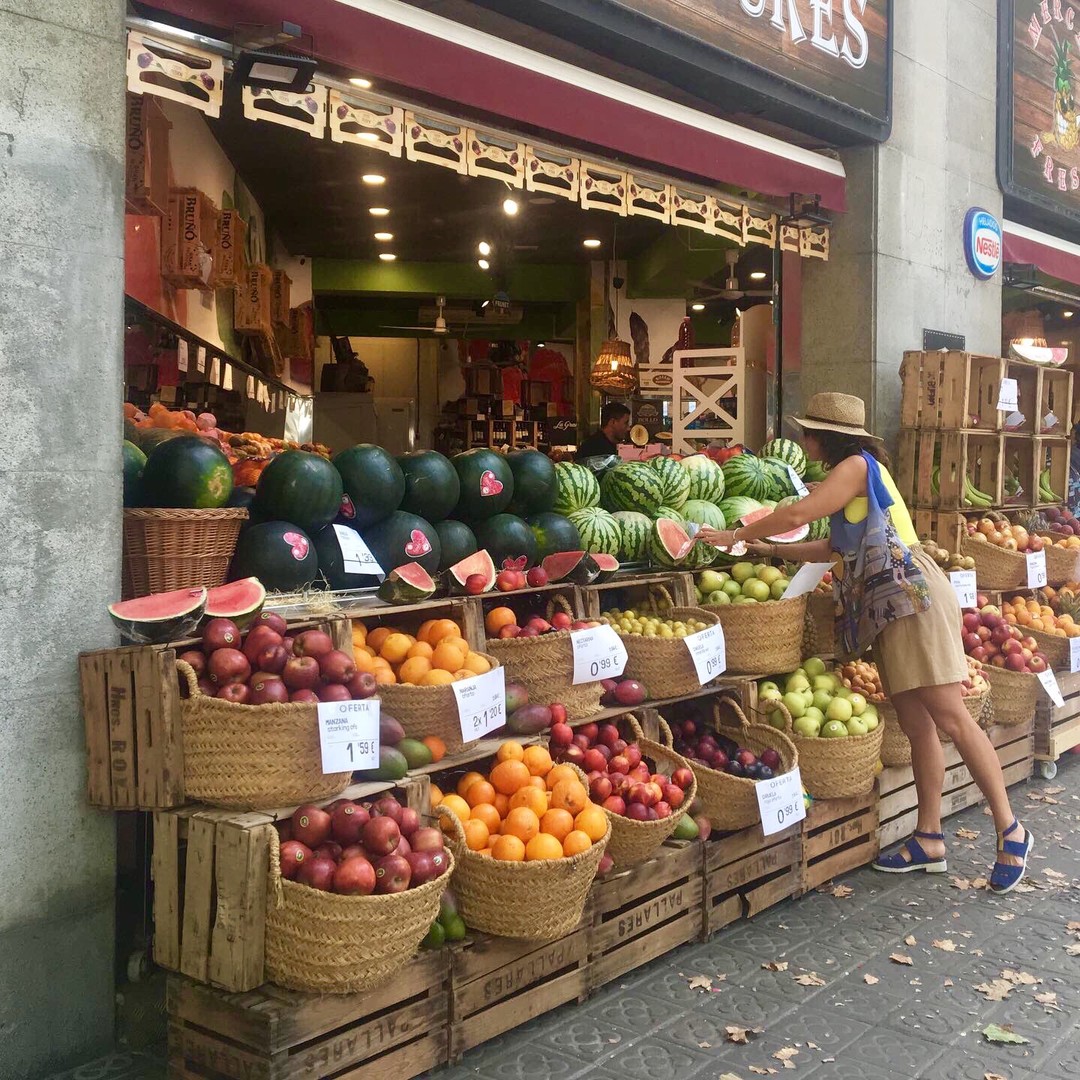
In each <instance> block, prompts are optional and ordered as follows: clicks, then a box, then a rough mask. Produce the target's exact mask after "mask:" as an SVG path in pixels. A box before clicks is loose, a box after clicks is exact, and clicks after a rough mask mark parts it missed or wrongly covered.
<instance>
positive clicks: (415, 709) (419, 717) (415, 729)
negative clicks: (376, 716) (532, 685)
mask: <svg viewBox="0 0 1080 1080" xmlns="http://www.w3.org/2000/svg"><path fill="white" fill-rule="evenodd" d="M480 655H481V656H483V657H484V659H486V660H487V661H488V663H489V664H491V666H492V668H497V667H500V666H501V665H500V663H499V661H498V659H496V657H494V656H489V655H488V654H487V653H481V654H480ZM379 698H380V700H381V701H382V703H383V707H384V708H385V709H386V711H387V712H388V713H390V714H391V715H392V716H394V717H395V718H396V719H397V720H398V721H399V722H400V724H401V726H402V727H403V728H404V729H405V734H406V735H408V736H409V738H411V739H422V738H424V737H425V736H427V735H435V736H437V737H438V738H440V739H442V741H443V742H444V743H445V744H446V750H447V753H450V754H456V753H457V752H458V751H459V750H461V749H463V748H464V746H465V741H464V740H463V739H462V737H461V721H460V719H459V718H458V707H457V698H456V697H455V696H454V688H453V687H452V686H410V685H408V684H407V683H392V684H391V685H389V686H386V685H383V686H380V687H379Z"/></svg>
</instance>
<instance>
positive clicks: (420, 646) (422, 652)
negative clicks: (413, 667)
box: [406, 641, 435, 660]
mask: <svg viewBox="0 0 1080 1080" xmlns="http://www.w3.org/2000/svg"><path fill="white" fill-rule="evenodd" d="M434 651H435V650H434V649H433V648H432V647H431V646H430V645H429V644H428V643H427V642H426V641H418V642H417V643H416V644H415V645H413V646H412V647H411V648H410V649H409V651H408V653H407V654H406V656H407V657H408V659H410V660H412V659H413V658H414V657H417V656H422V657H423V658H424V659H425V660H430V659H431V654H432V653H433V652H434Z"/></svg>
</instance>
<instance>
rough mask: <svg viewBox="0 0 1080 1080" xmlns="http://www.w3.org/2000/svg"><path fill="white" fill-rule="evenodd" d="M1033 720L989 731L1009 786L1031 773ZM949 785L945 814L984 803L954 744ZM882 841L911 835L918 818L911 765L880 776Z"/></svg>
mask: <svg viewBox="0 0 1080 1080" xmlns="http://www.w3.org/2000/svg"><path fill="white" fill-rule="evenodd" d="M1032 731H1033V725H1032V723H1028V724H1022V725H1018V726H1016V727H1000V726H998V725H995V726H993V727H990V728H988V729H987V732H986V734H987V735H988V736H989V738H990V741H991V742H992V743H993V744H994V748H995V750H996V751H997V756H998V760H999V761H1000V762H1001V769H1002V772H1003V773H1004V775H1005V783H1006V785H1007V786H1011V785H1012V784H1018V783H1019V782H1020V781H1021V780H1026V779H1027V778H1028V777H1029V776H1030V775H1031V769H1032V764H1033V756H1034V744H1033V739H1032ZM942 750H943V751H944V754H945V784H944V787H943V788H942V792H943V794H942V800H941V813H942V817H950V816H951V815H952V814H958V813H959V812H960V811H961V810H966V809H967V808H968V807H969V806H975V805H976V804H978V803H980V802H982V798H983V796H982V792H980V791H979V789H978V788H977V787H976V786H975V781H974V780H972V779H971V773H970V772H968V770H967V766H966V765H964V763H963V761H962V760H961V758H960V754H959V752H958V751H957V749H956V747H955V746H954V745H953V744H952V743H946V744H945V745H944V746H943V747H942ZM877 787H878V794H879V802H878V818H879V826H878V840H879V842H880V844H881V847H882V848H886V847H889V846H890V845H891V844H894V843H896V842H897V841H899V840H903V839H905V838H906V837H907V836H909V835H910V834H911V832H912V830H913V829H914V828H915V823H916V820H917V819H918V805H919V803H918V797H917V795H916V792H915V777H914V775H913V774H912V771H911V766H910V765H908V766H906V767H904V768H894V769H885V770H883V771H882V773H881V775H880V776H879V777H878V784H877Z"/></svg>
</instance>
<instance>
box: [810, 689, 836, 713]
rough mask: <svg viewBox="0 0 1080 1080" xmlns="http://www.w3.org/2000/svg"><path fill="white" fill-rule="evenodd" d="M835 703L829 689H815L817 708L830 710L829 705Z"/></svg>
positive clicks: (815, 704)
mask: <svg viewBox="0 0 1080 1080" xmlns="http://www.w3.org/2000/svg"><path fill="white" fill-rule="evenodd" d="M832 703H833V695H832V694H830V693H829V691H828V690H815V691H814V700H813V705H814V708H815V709H820V710H821V711H822V712H823V713H824V712H828V711H829V706H830V705H831V704H832Z"/></svg>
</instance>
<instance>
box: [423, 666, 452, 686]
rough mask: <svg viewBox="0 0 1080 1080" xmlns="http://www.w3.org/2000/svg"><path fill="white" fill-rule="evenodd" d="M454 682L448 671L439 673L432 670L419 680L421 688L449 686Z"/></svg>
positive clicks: (437, 670)
mask: <svg viewBox="0 0 1080 1080" xmlns="http://www.w3.org/2000/svg"><path fill="white" fill-rule="evenodd" d="M453 681H454V676H453V675H451V674H450V672H449V671H440V670H439V669H438V668H432V669H431V670H430V671H429V672H428V673H427V674H426V675H425V676H424V677H423V678H422V679H421V680H420V685H421V686H449V685H450V683H452V682H453Z"/></svg>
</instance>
